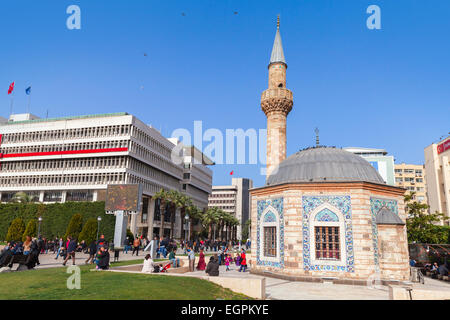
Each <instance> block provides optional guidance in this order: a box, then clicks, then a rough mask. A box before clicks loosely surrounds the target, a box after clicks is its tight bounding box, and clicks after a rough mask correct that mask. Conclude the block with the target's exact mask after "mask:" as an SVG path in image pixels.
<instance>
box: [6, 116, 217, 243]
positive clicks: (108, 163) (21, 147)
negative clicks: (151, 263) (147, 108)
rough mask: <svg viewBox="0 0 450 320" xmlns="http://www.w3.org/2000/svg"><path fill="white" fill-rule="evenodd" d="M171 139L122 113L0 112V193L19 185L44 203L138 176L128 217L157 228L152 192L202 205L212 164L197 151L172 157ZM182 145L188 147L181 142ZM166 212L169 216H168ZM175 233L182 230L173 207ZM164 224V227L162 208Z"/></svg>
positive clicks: (102, 191) (84, 197) (102, 190)
mask: <svg viewBox="0 0 450 320" xmlns="http://www.w3.org/2000/svg"><path fill="white" fill-rule="evenodd" d="M176 144H177V142H176V141H174V140H172V139H170V140H169V139H167V138H165V137H163V136H162V135H161V134H160V132H159V131H158V130H156V129H154V128H152V127H151V126H149V125H146V124H145V123H144V122H142V121H141V120H139V119H137V118H136V117H135V116H133V115H130V114H127V113H112V114H100V115H87V116H74V117H63V118H54V119H40V118H38V117H36V116H34V115H31V114H21V115H12V116H11V117H10V119H9V121H5V120H3V121H1V120H0V201H1V202H8V201H10V200H11V198H12V197H13V196H14V194H15V193H17V192H19V191H24V192H26V193H28V194H29V195H34V196H35V197H36V200H38V201H40V202H44V203H54V202H65V201H102V200H105V195H106V188H107V185H108V184H133V183H140V184H141V185H142V187H143V206H142V212H140V213H139V214H138V215H136V216H133V219H130V220H132V221H130V226H131V228H132V230H134V231H135V232H138V233H144V234H147V235H149V236H153V235H154V234H155V235H157V234H159V228H161V221H159V220H160V219H159V217H160V216H159V205H156V206H155V201H154V200H152V199H151V197H152V195H154V194H155V193H156V192H158V191H159V190H160V189H165V190H179V191H182V192H184V193H186V195H188V196H189V197H191V198H192V199H193V202H194V204H195V205H197V206H198V207H200V208H203V209H205V210H206V208H207V205H208V194H209V193H210V192H211V184H212V171H211V170H210V169H209V168H207V167H206V165H210V164H213V163H212V162H211V161H210V160H209V159H207V158H206V157H204V156H203V155H202V154H200V156H199V155H198V152H197V158H198V157H200V158H201V159H200V163H198V164H194V163H193V161H192V159H193V157H189V156H188V154H187V153H186V154H185V155H186V157H184V161H183V163H181V164H176V163H174V162H172V160H171V152H172V149H173V148H174V147H175V145H176ZM183 150H185V151H186V152H188V151H190V150H191V148H188V147H184V148H183ZM167 219H169V221H167ZM175 219H176V221H175V222H176V231H175V234H174V235H173V236H174V237H175V238H181V237H182V236H183V235H181V234H180V233H181V227H180V226H181V217H180V215H179V213H178V212H177V214H176V217H175ZM165 220H166V221H165V222H164V226H163V227H164V232H165V234H168V233H169V232H170V215H166V219H165Z"/></svg>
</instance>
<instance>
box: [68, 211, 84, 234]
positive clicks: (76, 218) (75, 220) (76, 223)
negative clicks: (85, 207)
mask: <svg viewBox="0 0 450 320" xmlns="http://www.w3.org/2000/svg"><path fill="white" fill-rule="evenodd" d="M82 221H83V217H82V216H81V214H79V213H76V214H74V215H73V216H72V218H71V219H70V222H69V225H68V226H67V230H66V233H65V234H64V239H67V237H69V236H70V237H72V238H76V239H78V236H79V234H80V232H81V224H82Z"/></svg>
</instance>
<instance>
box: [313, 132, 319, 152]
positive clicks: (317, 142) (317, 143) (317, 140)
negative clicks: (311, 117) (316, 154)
mask: <svg viewBox="0 0 450 320" xmlns="http://www.w3.org/2000/svg"><path fill="white" fill-rule="evenodd" d="M314 132H315V133H316V148H317V147H318V146H319V128H316V129H315V130H314Z"/></svg>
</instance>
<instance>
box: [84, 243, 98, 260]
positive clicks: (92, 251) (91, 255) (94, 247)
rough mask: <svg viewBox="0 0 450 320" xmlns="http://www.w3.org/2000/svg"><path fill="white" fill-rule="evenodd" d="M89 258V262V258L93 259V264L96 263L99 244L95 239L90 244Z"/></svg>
mask: <svg viewBox="0 0 450 320" xmlns="http://www.w3.org/2000/svg"><path fill="white" fill-rule="evenodd" d="M88 250H89V258H88V259H87V260H86V261H85V263H86V264H87V263H88V262H89V260H90V261H91V264H92V263H94V258H95V254H96V252H97V245H96V243H95V240H92V242H91V244H90V245H89V248H88Z"/></svg>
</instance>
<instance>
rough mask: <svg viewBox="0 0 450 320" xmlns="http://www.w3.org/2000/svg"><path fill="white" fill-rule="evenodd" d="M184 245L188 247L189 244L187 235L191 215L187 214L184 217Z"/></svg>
mask: <svg viewBox="0 0 450 320" xmlns="http://www.w3.org/2000/svg"><path fill="white" fill-rule="evenodd" d="M184 221H185V223H184V227H185V228H184V245H186V243H187V233H188V221H189V215H188V214H187V213H186V215H185V216H184Z"/></svg>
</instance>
